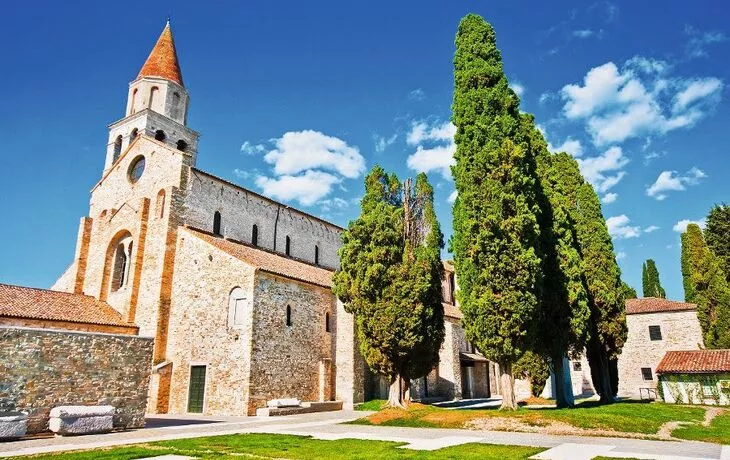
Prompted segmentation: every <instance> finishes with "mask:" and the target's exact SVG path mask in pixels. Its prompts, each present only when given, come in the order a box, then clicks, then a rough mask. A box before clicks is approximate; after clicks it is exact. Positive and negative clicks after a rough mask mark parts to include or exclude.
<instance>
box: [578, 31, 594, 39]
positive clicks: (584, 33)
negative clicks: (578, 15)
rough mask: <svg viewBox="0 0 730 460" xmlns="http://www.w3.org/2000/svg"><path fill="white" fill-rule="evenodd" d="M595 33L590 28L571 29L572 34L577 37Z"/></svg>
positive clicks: (586, 36)
mask: <svg viewBox="0 0 730 460" xmlns="http://www.w3.org/2000/svg"><path fill="white" fill-rule="evenodd" d="M594 34H595V32H593V30H591V29H579V30H574V31H573V36H574V37H578V38H588V37H592V36H593V35H594Z"/></svg>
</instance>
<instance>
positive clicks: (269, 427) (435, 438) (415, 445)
mask: <svg viewBox="0 0 730 460" xmlns="http://www.w3.org/2000/svg"><path fill="white" fill-rule="evenodd" d="M367 414H368V413H367V412H353V411H339V412H323V413H314V414H302V415H294V416H287V417H218V418H216V417H180V416H176V417H171V416H165V417H154V418H150V419H149V423H148V427H147V428H144V429H140V430H134V431H127V432H122V433H110V434H103V435H91V436H83V437H69V438H46V439H33V440H24V441H15V442H7V443H0V457H8V456H14V455H30V454H39V453H50V452H62V451H68V450H77V449H94V448H100V447H111V446H119V445H125V444H136V443H143V442H154V441H163V440H170V439H180V438H193V437H201V436H212V435H223V434H238V433H274V434H293V435H302V436H312V437H314V438H316V439H324V440H334V439H345V438H349V439H353V438H354V439H369V440H381V441H394V442H401V443H405V445H404V446H403V448H406V449H418V450H435V449H441V448H444V447H448V446H454V445H459V444H465V443H487V444H506V445H520V446H534V447H543V448H546V449H549V450H547V451H545V452H542V453H541V454H539V455H538V456H536V457H535V458H541V459H571V460H580V459H591V458H593V457H595V456H596V455H607V456H611V457H617V458H642V459H667V460H668V459H675V460H680V459H692V460H700V459H711V460H718V459H722V460H730V448H729V447H724V448H723V446H720V445H717V444H709V443H702V442H693V441H684V442H669V441H647V440H639V439H624V438H602V437H579V436H555V435H542V434H537V433H513V432H502V431H473V430H455V429H440V428H403V427H381V426H368V425H343V424H341V423H342V422H346V421H350V420H354V419H356V418H360V417H362V416H364V415H367Z"/></svg>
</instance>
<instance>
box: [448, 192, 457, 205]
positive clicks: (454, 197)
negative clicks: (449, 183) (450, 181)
mask: <svg viewBox="0 0 730 460" xmlns="http://www.w3.org/2000/svg"><path fill="white" fill-rule="evenodd" d="M458 195H459V192H457V191H456V190H454V191H453V192H451V194H450V195H449V198H448V201H449V203H453V202H454V201H456V197H457V196H458Z"/></svg>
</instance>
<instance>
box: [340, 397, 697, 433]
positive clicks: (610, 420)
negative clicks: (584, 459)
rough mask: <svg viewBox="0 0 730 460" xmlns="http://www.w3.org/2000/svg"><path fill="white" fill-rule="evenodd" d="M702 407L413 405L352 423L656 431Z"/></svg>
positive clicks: (693, 416) (694, 419) (688, 419)
mask: <svg viewBox="0 0 730 460" xmlns="http://www.w3.org/2000/svg"><path fill="white" fill-rule="evenodd" d="M704 413H705V409H704V408H701V407H691V406H677V405H670V404H662V403H651V404H649V403H640V402H629V401H626V402H618V403H614V404H608V405H600V404H598V403H597V402H595V401H584V402H582V403H580V404H577V405H576V407H574V408H572V409H556V408H542V409H526V408H521V409H519V410H517V411H514V412H509V411H500V410H497V409H474V410H470V409H467V410H449V409H444V408H439V407H434V406H428V405H422V404H412V405H411V406H410V408H409V410H407V411H405V410H400V409H390V408H388V409H383V410H381V411H380V412H378V413H377V414H373V415H371V416H369V417H365V418H361V419H359V420H356V421H355V422H353V423H359V424H368V425H387V426H412V427H439V428H462V427H465V426H466V425H467V424H468V423H469V422H471V421H473V420H477V419H485V418H491V417H506V418H514V419H517V420H518V421H520V422H522V423H524V424H527V425H531V426H541V425H546V424H548V423H550V422H551V421H557V422H564V423H567V424H569V425H571V426H574V427H578V428H585V429H597V430H614V431H619V432H628V433H639V434H647V435H651V434H655V433H656V432H657V431H658V430H659V428H660V427H661V426H662V425H663V424H664V423H666V422H669V421H683V422H693V423H698V422H700V421H702V419H703V417H704Z"/></svg>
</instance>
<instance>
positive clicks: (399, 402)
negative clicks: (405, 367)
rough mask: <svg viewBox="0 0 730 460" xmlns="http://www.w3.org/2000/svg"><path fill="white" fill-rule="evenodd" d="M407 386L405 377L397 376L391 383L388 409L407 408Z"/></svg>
mask: <svg viewBox="0 0 730 460" xmlns="http://www.w3.org/2000/svg"><path fill="white" fill-rule="evenodd" d="M405 396H406V385H405V382H404V379H403V377H401V376H400V375H396V376H395V377H393V379H392V380H391V382H390V389H389V390H388V407H400V408H401V409H405V408H406V404H405V401H406V397H405Z"/></svg>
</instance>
